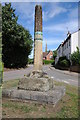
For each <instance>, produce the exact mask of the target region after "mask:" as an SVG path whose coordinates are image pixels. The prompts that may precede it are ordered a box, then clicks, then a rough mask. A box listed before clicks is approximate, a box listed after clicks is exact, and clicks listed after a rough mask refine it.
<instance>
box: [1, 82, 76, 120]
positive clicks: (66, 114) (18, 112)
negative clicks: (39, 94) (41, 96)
mask: <svg viewBox="0 0 80 120" xmlns="http://www.w3.org/2000/svg"><path fill="white" fill-rule="evenodd" d="M18 81H19V80H11V81H6V82H4V83H3V89H5V88H10V87H16V86H17V83H18ZM54 83H55V85H64V86H65V87H66V95H65V96H64V97H63V98H62V100H60V101H59V102H58V103H57V105H56V106H53V105H50V104H45V103H42V104H41V103H37V102H32V101H14V100H10V99H8V98H3V100H2V106H3V109H2V110H3V111H2V114H3V118H7V117H8V118H78V89H77V88H76V87H74V86H71V85H68V84H66V83H61V82H56V81H54Z"/></svg>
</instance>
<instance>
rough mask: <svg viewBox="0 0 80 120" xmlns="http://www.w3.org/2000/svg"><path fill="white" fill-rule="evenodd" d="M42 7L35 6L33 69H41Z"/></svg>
mask: <svg viewBox="0 0 80 120" xmlns="http://www.w3.org/2000/svg"><path fill="white" fill-rule="evenodd" d="M42 41H43V33H42V7H41V6H40V5H36V6H35V27H34V71H42V64H43V51H42Z"/></svg>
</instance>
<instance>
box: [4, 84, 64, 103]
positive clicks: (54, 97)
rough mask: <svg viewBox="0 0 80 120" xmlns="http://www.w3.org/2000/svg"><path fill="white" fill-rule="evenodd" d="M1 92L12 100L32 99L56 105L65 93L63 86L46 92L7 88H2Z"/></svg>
mask: <svg viewBox="0 0 80 120" xmlns="http://www.w3.org/2000/svg"><path fill="white" fill-rule="evenodd" d="M2 94H3V97H7V98H10V99H13V100H19V99H20V100H32V101H37V102H41V103H42V102H45V103H49V104H53V105H56V103H57V102H58V101H59V100H60V99H61V98H62V97H63V96H64V95H65V87H63V86H61V87H59V86H58V87H55V88H54V89H52V90H49V91H47V92H41V91H29V90H18V89H10V90H9V89H7V90H3V92H2Z"/></svg>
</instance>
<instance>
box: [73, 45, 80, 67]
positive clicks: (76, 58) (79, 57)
mask: <svg viewBox="0 0 80 120" xmlns="http://www.w3.org/2000/svg"><path fill="white" fill-rule="evenodd" d="M71 61H72V65H80V51H79V48H78V47H77V51H75V52H74V53H73V54H71Z"/></svg>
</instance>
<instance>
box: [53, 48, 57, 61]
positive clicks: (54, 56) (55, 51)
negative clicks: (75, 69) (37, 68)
mask: <svg viewBox="0 0 80 120" xmlns="http://www.w3.org/2000/svg"><path fill="white" fill-rule="evenodd" d="M56 57H57V50H54V51H53V59H54V60H55V58H56Z"/></svg>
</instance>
